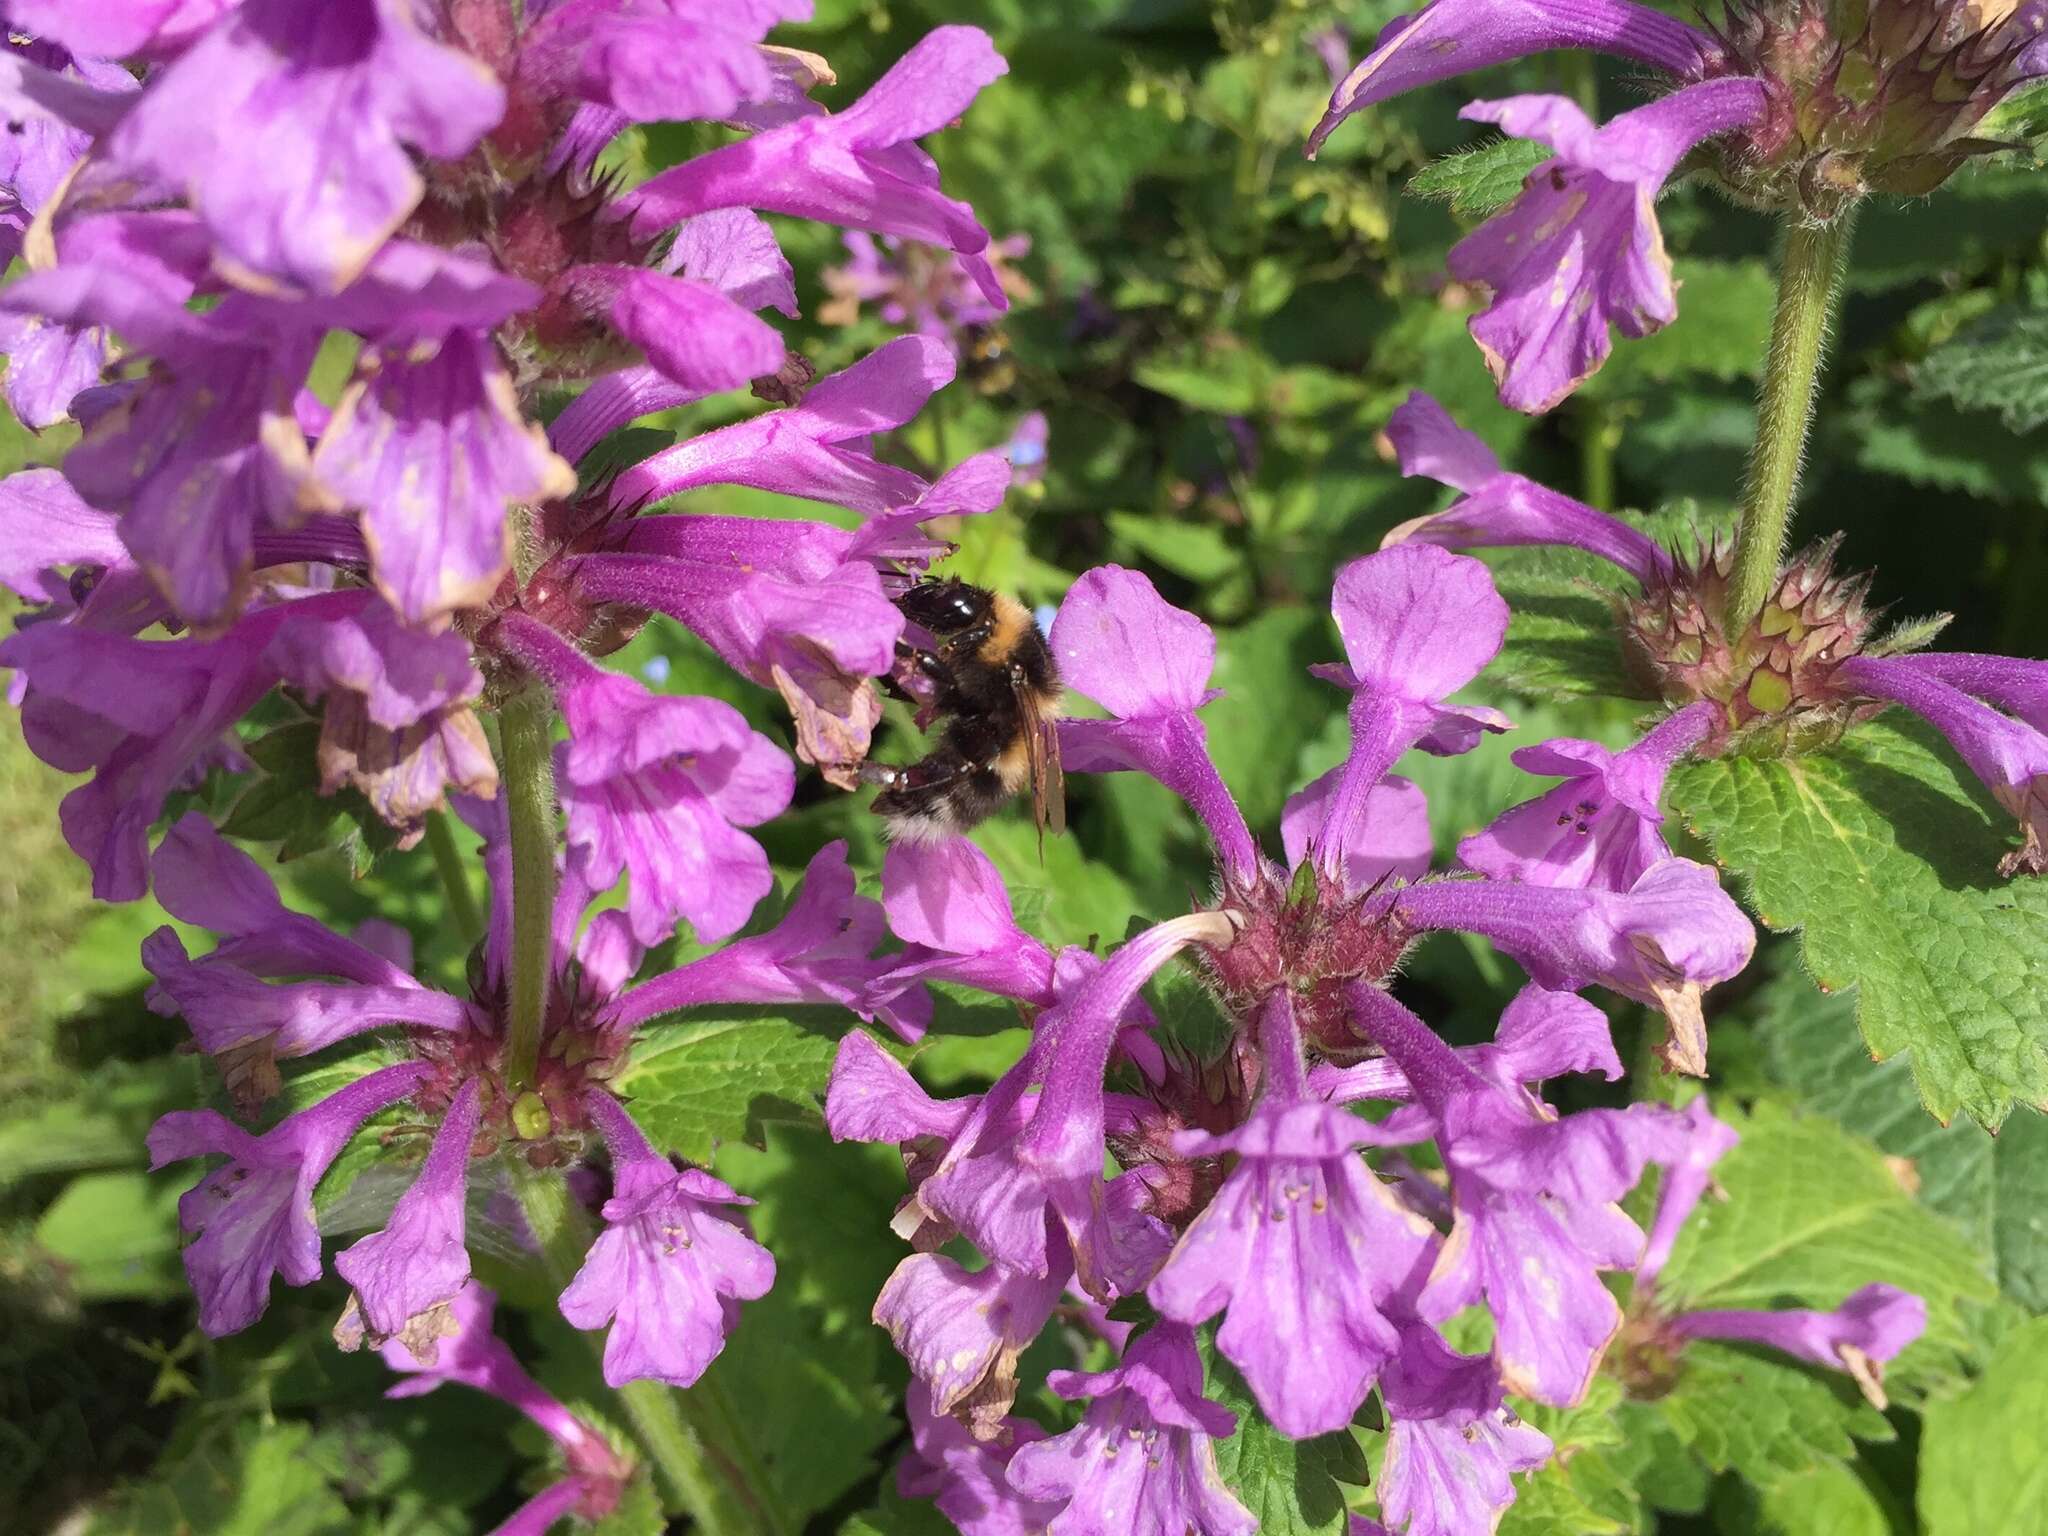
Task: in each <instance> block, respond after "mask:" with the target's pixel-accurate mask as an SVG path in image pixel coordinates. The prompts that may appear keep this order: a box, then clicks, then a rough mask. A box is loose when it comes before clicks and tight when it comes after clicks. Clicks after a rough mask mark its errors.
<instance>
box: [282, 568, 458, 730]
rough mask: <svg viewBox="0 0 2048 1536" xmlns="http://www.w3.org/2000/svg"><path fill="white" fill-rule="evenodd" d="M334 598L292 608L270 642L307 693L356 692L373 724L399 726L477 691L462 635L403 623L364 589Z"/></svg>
mask: <svg viewBox="0 0 2048 1536" xmlns="http://www.w3.org/2000/svg"><path fill="white" fill-rule="evenodd" d="M337 598H338V600H337V601H331V602H327V603H324V604H321V605H320V606H318V607H315V606H312V605H300V606H298V607H296V608H295V609H294V610H293V612H292V613H291V614H290V615H288V616H287V618H286V619H285V622H284V623H283V624H282V625H281V626H280V627H279V629H278V632H277V638H276V639H275V640H274V641H272V642H271V654H272V656H273V657H274V658H275V660H276V661H277V663H278V669H279V671H281V672H282V673H283V674H284V678H285V680H286V681H287V682H289V683H290V684H291V685H292V686H293V687H294V688H297V689H299V690H300V691H301V692H303V693H305V694H306V695H307V696H308V697H309V698H314V699H318V698H321V697H323V696H325V695H327V694H329V693H330V692H333V693H351V694H356V695H358V696H360V698H361V700H362V704H361V708H362V711H363V713H364V714H365V715H367V716H368V717H369V719H370V721H371V722H372V723H373V724H375V725H379V726H382V727H384V728H385V729H387V730H399V729H402V728H403V727H405V726H408V725H413V724H416V723H417V722H418V721H420V720H423V719H425V718H426V717H427V716H428V715H430V714H432V713H434V712H435V711H436V710H443V709H447V708H449V707H450V706H452V705H456V704H464V703H467V702H468V701H469V700H471V699H474V698H475V697H476V696H477V695H478V694H480V693H482V692H483V689H484V679H483V674H482V673H480V672H478V671H477V669H476V668H475V666H473V665H472V664H471V662H470V654H469V642H468V640H466V639H465V638H464V637H463V636H461V635H459V634H455V633H453V632H444V633H442V634H438V635H428V634H421V633H420V632H419V631H417V630H412V629H408V628H406V627H405V625H404V624H403V623H401V622H400V620H399V617H398V615H397V614H396V613H394V612H393V611H392V610H391V609H390V608H389V607H388V606H386V605H385V604H384V603H383V602H381V601H377V600H375V599H372V598H369V596H368V594H360V595H358V594H337ZM351 598H354V599H355V600H353V601H351V600H350V599H351Z"/></svg>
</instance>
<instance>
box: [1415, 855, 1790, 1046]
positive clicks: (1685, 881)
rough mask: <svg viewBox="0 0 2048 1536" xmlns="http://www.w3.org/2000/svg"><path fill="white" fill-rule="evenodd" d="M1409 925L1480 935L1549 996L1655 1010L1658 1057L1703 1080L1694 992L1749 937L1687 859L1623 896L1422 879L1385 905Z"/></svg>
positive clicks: (1727, 902) (1751, 945) (1737, 958)
mask: <svg viewBox="0 0 2048 1536" xmlns="http://www.w3.org/2000/svg"><path fill="white" fill-rule="evenodd" d="M1394 910H1395V911H1396V912H1398V913H1399V914H1400V916H1401V918H1402V920H1403V921H1405V922H1407V923H1409V924H1411V925H1413V926H1414V927H1416V928H1422V929H1430V928H1455V929H1458V930H1460V931H1462V932H1465V933H1477V934H1482V935H1484V936H1485V937H1486V938H1488V939H1490V940H1492V942H1493V943H1494V944H1495V945H1496V946H1497V947H1498V948H1500V949H1503V950H1505V951H1506V952H1507V953H1508V954H1510V955H1513V956H1514V957H1515V959H1516V960H1517V961H1519V962H1520V963H1521V964H1522V966H1523V968H1524V969H1526V970H1527V971H1528V972H1529V975H1530V977H1531V979H1532V980H1534V981H1535V982H1536V983H1537V984H1538V985H1539V986H1544V987H1548V988H1550V989H1552V990H1554V991H1569V990H1571V989H1573V988H1576V987H1583V986H1587V985H1590V984H1598V985H1600V986H1604V987H1608V988H1611V989H1612V990H1614V991H1616V992H1620V993H1622V994H1623V995H1624V996H1627V997H1633V998H1635V999H1636V1000H1637V1001H1638V1002H1642V1003H1647V1004H1649V1005H1650V1006H1652V1007H1654V1008H1658V1009H1661V1010H1662V1011H1663V1013H1664V1016H1665V1018H1666V1019H1667V1020H1668V1021H1669V1023H1670V1026H1671V1036H1670V1039H1669V1041H1668V1042H1667V1043H1666V1044H1665V1045H1663V1046H1662V1047H1660V1048H1659V1055H1660V1057H1661V1058H1662V1059H1663V1061H1664V1062H1665V1064H1666V1065H1667V1066H1668V1067H1669V1068H1670V1069H1671V1070H1672V1071H1674V1072H1687V1073H1691V1074H1692V1075H1693V1076H1695V1077H1702V1076H1705V1075H1706V1067H1707V1028H1706V1017H1705V1014H1704V1012H1703V1010H1702V1006H1701V1001H1700V1000H1701V996H1702V994H1703V993H1704V991H1705V990H1706V988H1707V987H1709V986H1712V985H1713V984H1714V983H1715V982H1719V981H1726V980H1727V979H1728V978H1729V977H1731V976H1733V975H1735V973H1736V972H1738V971H1740V970H1741V969H1742V968H1743V966H1745V965H1747V964H1748V963H1749V957H1750V954H1751V952H1752V951H1753V950H1754V949H1755V948H1756V929H1755V927H1754V926H1753V925H1752V924H1751V923H1750V921H1749V919H1748V918H1747V917H1745V916H1744V915H1743V912H1742V909H1741V908H1740V907H1738V906H1737V905H1736V904H1735V903H1734V901H1733V900H1731V899H1730V898H1729V896H1728V894H1727V893H1726V892H1725V891H1723V890H1722V889H1721V883H1720V881H1719V880H1718V879H1717V878H1716V877H1715V874H1714V871H1713V870H1711V869H1709V868H1708V867H1707V866H1705V865H1703V864H1695V863H1692V862H1691V861H1690V860H1687V859H1664V860H1660V861H1659V862H1658V863H1656V864H1653V865H1652V866H1651V867H1650V868H1649V869H1648V870H1646V871H1645V872H1644V873H1643V874H1642V875H1640V876H1638V877H1637V879H1636V881H1635V883H1634V884H1633V885H1631V886H1630V887H1629V888H1628V890H1626V891H1601V890H1581V889H1573V888H1568V887H1561V886H1541V885H1522V884H1517V883H1515V882H1511V881H1506V880H1483V881H1468V880H1449V881H1428V882H1425V883H1423V884H1421V885H1413V886H1409V887H1407V888H1405V889H1403V890H1402V891H1400V892H1399V893H1397V894H1396V896H1395V897H1394Z"/></svg>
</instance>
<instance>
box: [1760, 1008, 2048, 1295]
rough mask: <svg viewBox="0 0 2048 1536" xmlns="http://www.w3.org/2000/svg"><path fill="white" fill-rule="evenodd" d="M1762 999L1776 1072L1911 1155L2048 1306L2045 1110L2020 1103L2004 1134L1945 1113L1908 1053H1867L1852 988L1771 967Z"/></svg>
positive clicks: (2007, 1277) (2015, 1280)
mask: <svg viewBox="0 0 2048 1536" xmlns="http://www.w3.org/2000/svg"><path fill="white" fill-rule="evenodd" d="M1754 1007H1755V1009H1756V1033H1757V1038H1758V1041H1759V1043H1760V1044H1761V1046H1762V1049H1763V1056H1764V1062H1765V1065H1766V1067H1767V1069H1768V1070H1769V1072H1770V1074H1771V1076H1772V1077H1773V1078H1775V1079H1776V1080H1777V1081H1778V1082H1779V1083H1781V1084H1783V1085H1784V1086H1785V1087H1786V1088H1788V1089H1790V1090H1791V1091H1792V1092H1793V1093H1795V1094H1796V1095H1797V1096H1798V1098H1799V1102H1800V1103H1801V1104H1802V1105H1804V1106H1806V1107H1807V1108H1809V1109H1813V1110H1815V1111H1817V1112H1819V1113H1821V1114H1824V1115H1827V1116H1829V1117H1830V1118H1831V1119H1834V1120H1837V1121H1839V1122H1840V1123H1841V1124H1842V1125H1844V1126H1846V1127H1848V1129H1850V1130H1852V1131H1854V1132H1856V1133H1857V1134H1858V1135H1860V1136H1867V1137H1869V1138H1870V1139H1871V1140H1872V1141H1874V1142H1875V1143H1877V1145H1878V1147H1879V1149H1880V1150H1882V1151H1884V1152H1886V1153H1888V1154H1889V1155H1891V1156H1893V1157H1900V1158H1906V1159H1908V1160H1909V1161H1910V1162H1911V1164H1912V1167H1913V1177H1914V1178H1916V1179H1917V1180H1918V1181H1919V1185H1920V1201H1921V1203H1922V1204H1923V1205H1925V1206H1927V1207H1928V1208H1929V1209H1930V1210H1934V1211H1938V1212H1940V1213H1941V1214H1942V1215H1944V1216H1946V1217H1947V1218H1948V1219H1949V1220H1950V1221H1952V1222H1954V1223H1955V1224H1956V1226H1957V1227H1958V1228H1959V1229H1960V1230H1961V1233H1962V1236H1963V1239H1964V1240H1965V1241H1966V1242H1968V1243H1969V1244H1970V1245H1971V1246H1972V1247H1973V1248H1975V1249H1976V1251H1977V1252H1978V1253H1980V1254H1982V1255H1984V1256H1985V1257H1986V1258H1987V1259H1988V1260H1989V1262H1990V1265H1991V1272H1992V1274H1993V1276H1994V1277H1995V1278H1996V1279H1997V1281H1998V1286H1999V1289H2000V1290H2002V1291H2004V1292H2005V1294H2006V1295H2008V1296H2010V1297H2011V1298H2013V1300H2015V1301H2017V1302H2019V1303H2020V1304H2022V1305H2023V1306H2026V1307H2029V1308H2031V1309H2033V1310H2035V1311H2041V1310H2044V1309H2048V1221H2044V1220H2043V1214H2042V1213H2043V1212H2048V1117H2044V1116H2042V1115H2041V1114H2039V1113H2037V1112H2035V1111H2033V1110H2030V1109H2025V1108H2021V1109H2016V1110H2014V1112H2013V1114H2012V1117H2011V1118H2010V1119H2008V1120H2007V1121H2006V1123H2005V1125H2004V1127H2003V1128H2002V1129H2001V1130H2000V1131H1999V1133H1998V1134H1997V1135H1996V1136H1986V1135H1985V1134H1984V1132H1983V1131H1982V1130H1981V1129H1980V1128H1979V1127H1978V1126H1977V1125H1976V1124H1975V1122H1969V1121H1966V1122H1964V1123H1962V1124H1958V1125H1950V1126H1943V1125H1941V1124H1940V1123H1938V1122H1937V1121H1935V1120H1933V1119H1931V1118H1930V1117H1929V1116H1928V1115H1927V1114H1926V1113H1925V1112H1924V1111H1922V1109H1921V1108H1920V1098H1919V1095H1918V1094H1917V1093H1915V1092H1914V1090H1913V1078H1912V1073H1911V1072H1910V1071H1909V1070H1908V1068H1907V1064H1906V1063H1905V1062H1904V1061H1899V1060H1894V1061H1887V1062H1883V1063H1877V1062H1873V1061H1871V1060H1870V1059H1869V1058H1868V1056H1867V1055H1866V1054H1865V1053H1864V1050H1863V1048H1862V1046H1861V1044H1860V1043H1859V1042H1858V1040H1857V1038H1856V1030H1855V1024H1854V1014H1855V999H1854V997H1853V996H1848V995H1843V994H1839V993H1838V994H1836V995H1835V996H1833V997H1824V996H1821V995H1819V994H1817V993H1816V992H1815V991H1814V990H1813V985H1812V983H1811V982H1809V981H1807V980H1806V978H1805V977H1803V976H1799V975H1786V976H1781V977H1776V978H1774V979H1773V980H1772V981H1771V982H1770V983H1769V984H1768V985H1767V986H1765V987H1764V988H1763V989H1762V990H1761V991H1760V993H1759V994H1758V996H1757V999H1756V1002H1755V1004H1754Z"/></svg>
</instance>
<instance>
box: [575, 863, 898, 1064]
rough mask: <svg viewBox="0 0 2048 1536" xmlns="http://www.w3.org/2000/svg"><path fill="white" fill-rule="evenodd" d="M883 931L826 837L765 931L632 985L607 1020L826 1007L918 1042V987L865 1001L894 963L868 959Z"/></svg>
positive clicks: (877, 908) (878, 914) (872, 905)
mask: <svg viewBox="0 0 2048 1536" xmlns="http://www.w3.org/2000/svg"><path fill="white" fill-rule="evenodd" d="M883 928H884V919H883V915H882V907H881V905H880V904H879V903H877V902H874V901H871V900H869V899H868V898H867V897H865V896H861V895H859V894H857V893H856V892H855V890H854V875H853V871H852V869H851V868H849V867H848V865H847V862H846V844H845V843H843V842H831V843H827V844H826V845H825V846H824V847H823V848H821V849H819V850H818V852H817V853H816V854H815V855H813V856H812V859H811V862H810V865H809V866H808V867H807V868H806V869H805V870H804V874H803V881H802V883H801V884H800V885H799V886H798V888H797V894H796V899H795V901H793V902H792V903H791V904H790V908H789V911H788V912H787V913H786V914H785V915H784V916H783V919H782V921H781V922H779V923H777V924H776V925H775V927H774V928H773V929H772V930H771V931H769V932H767V933H764V934H760V935H757V936H756V937H754V938H748V939H736V940H734V941H733V942H732V943H730V944H727V945H726V946H725V947H724V948H722V949H719V950H716V951H714V952H713V953H711V954H708V955H705V956H704V957H702V958H701V959H698V960H692V961H691V962H690V963H689V964H687V965H684V966H680V967H678V968H677V969H675V970H673V971H670V972H668V973H667V974H666V975H664V976H658V977H656V978H655V979H654V980H652V981H649V982H647V983H646V984H645V985H644V986H639V987H635V988H634V989H633V990H632V991H631V992H630V993H628V994H627V995H626V996H625V997H623V998H621V999H620V1001H619V1006H618V1008H617V1010H616V1012H615V1015H614V1017H615V1018H616V1019H617V1021H618V1022H619V1023H620V1024H622V1025H624V1026H625V1027H627V1028H637V1027H639V1026H640V1025H641V1024H643V1023H645V1022H647V1021H648V1020H650V1019H653V1018H655V1017H656V1016H658V1015H660V1014H663V1013H668V1012H672V1011H674V1010H676V1009H679V1008H688V1007H692V1006H694V1005H697V1004H700V1003H824V1004H830V1005H833V1006H836V1007H840V1008H846V1009H850V1010H852V1011H853V1012H855V1013H857V1014H859V1015H860V1017H862V1018H863V1019H874V1018H880V1019H881V1020H882V1021H883V1022H884V1023H886V1024H887V1025H888V1026H889V1027H890V1028H891V1029H893V1030H894V1031H895V1032H896V1033H897V1034H898V1035H900V1036H901V1037H902V1038H903V1039H905V1040H916V1039H918V1038H920V1037H921V1036H922V1035H923V1034H924V1030H925V1026H926V1024H927V1023H929V1022H930V1018H931V1001H930V999H929V998H928V997H927V996H926V995H925V994H924V993H922V992H920V991H917V990H915V989H912V988H904V989H901V990H898V991H892V992H891V993H890V995H889V997H888V999H887V1001H885V1002H882V1003H874V1002H871V1001H870V996H871V989H872V987H873V984H874V983H875V982H876V980H877V979H879V978H881V977H884V976H887V975H889V974H891V973H892V971H893V969H894V967H895V965H896V960H895V957H893V956H890V957H883V958H872V959H871V958H870V955H871V953H872V951H873V950H874V948H875V945H876V944H877V943H878V942H879V941H880V940H881V938H882V936H883Z"/></svg>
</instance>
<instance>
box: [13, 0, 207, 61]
mask: <svg viewBox="0 0 2048 1536" xmlns="http://www.w3.org/2000/svg"><path fill="white" fill-rule="evenodd" d="M237 3H238V0H99V3H96V4H95V5H94V6H93V7H92V11H91V14H90V15H88V14H87V13H86V12H85V11H84V10H82V9H81V8H80V7H78V6H77V5H74V4H73V3H72V0H7V15H8V19H9V20H11V21H12V22H13V23H14V25H15V26H17V27H20V28H21V29H22V30H24V31H26V32H28V33H29V34H30V35H31V36H34V37H40V38H48V39H50V40H51V41H52V42H56V43H61V44H63V46H65V47H66V48H69V49H70V50H71V51H72V52H73V53H95V54H97V55H98V56H99V57H101V58H107V59H125V58H129V57H141V58H148V59H164V58H171V57H174V56H175V55H177V54H178V53H180V52H181V51H183V50H184V49H186V48H188V47H190V46H191V45H192V44H193V43H194V42H196V41H198V39H199V38H200V37H202V36H203V35H204V34H205V32H206V30H207V28H209V27H211V26H212V25H213V24H214V23H215V22H216V21H218V20H219V19H220V18H221V17H222V16H225V15H226V14H227V13H228V12H230V11H232V10H233V9H234V8H235V6H236V4H237Z"/></svg>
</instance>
